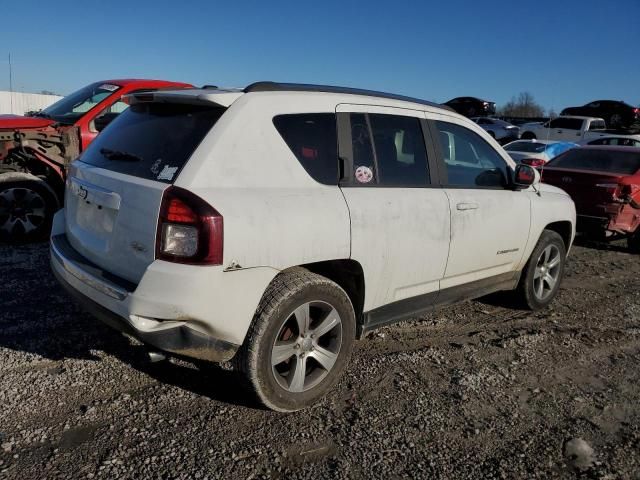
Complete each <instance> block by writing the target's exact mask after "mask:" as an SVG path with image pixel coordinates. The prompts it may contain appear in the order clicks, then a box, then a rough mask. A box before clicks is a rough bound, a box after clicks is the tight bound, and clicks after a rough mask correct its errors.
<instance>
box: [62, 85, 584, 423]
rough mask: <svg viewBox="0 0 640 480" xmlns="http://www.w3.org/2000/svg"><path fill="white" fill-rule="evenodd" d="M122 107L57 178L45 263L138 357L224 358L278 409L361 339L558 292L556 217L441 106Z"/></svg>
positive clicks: (301, 396)
mask: <svg viewBox="0 0 640 480" xmlns="http://www.w3.org/2000/svg"><path fill="white" fill-rule="evenodd" d="M129 97H130V103H131V106H130V107H129V109H128V110H127V111H125V112H124V113H123V114H122V115H120V116H119V117H118V118H117V119H116V120H115V121H114V122H113V123H111V124H110V125H109V126H108V127H107V128H106V129H105V130H104V132H103V133H102V134H101V135H100V136H99V137H98V138H97V139H96V140H95V141H94V142H93V143H92V144H91V146H90V147H89V148H88V149H87V150H86V151H85V152H84V153H83V155H82V156H81V157H80V158H79V159H78V160H76V161H75V162H74V163H73V164H72V165H71V167H70V169H69V176H68V180H67V185H68V187H67V189H66V193H65V208H64V209H63V210H60V211H59V212H58V213H57V214H56V216H55V218H54V222H53V228H52V234H51V244H50V251H51V266H52V269H53V272H54V273H55V275H56V277H57V278H58V280H59V281H60V283H61V284H62V285H63V286H64V287H65V288H66V289H67V290H68V291H69V292H70V293H71V294H72V295H73V296H75V297H76V298H77V299H78V300H79V301H80V303H81V304H83V305H84V306H85V308H87V309H88V310H89V311H90V312H92V313H93V314H94V315H95V316H96V317H97V318H99V319H101V320H103V321H104V322H106V323H108V324H109V325H111V326H113V327H114V328H116V329H118V330H120V331H123V332H126V333H128V334H130V335H133V336H134V337H136V338H138V339H140V340H141V341H142V342H143V343H145V344H146V345H147V346H148V348H149V350H150V352H151V353H152V354H153V357H154V358H156V359H157V358H158V357H159V356H161V355H165V354H174V355H178V356H185V357H191V358H196V359H201V360H209V361H213V362H225V361H229V360H231V361H232V362H233V365H234V369H235V370H236V372H238V374H239V376H240V377H241V378H242V379H244V382H245V383H246V384H247V386H248V387H249V389H250V391H252V392H253V393H254V394H255V397H256V398H257V399H258V400H259V401H260V402H262V403H263V404H264V405H266V406H267V407H269V408H272V409H274V410H278V411H294V410H298V409H301V408H305V407H308V406H310V405H312V404H313V403H314V402H317V401H318V400H319V399H320V398H322V397H323V396H324V395H325V394H327V392H329V391H330V390H331V388H332V387H333V385H335V383H336V382H337V381H338V379H339V378H340V375H341V374H342V373H343V371H344V370H345V368H346V365H347V363H348V360H349V356H350V354H351V350H352V347H353V343H354V341H355V340H356V339H357V338H362V337H364V336H365V335H366V334H367V333H368V332H370V331H372V330H374V329H376V328H378V327H381V326H384V325H389V324H392V323H394V322H398V321H400V320H403V319H407V318H411V317H415V316H418V315H420V314H422V313H424V312H428V311H430V310H432V309H433V308H435V307H437V306H443V305H448V304H452V303H455V302H460V301H464V300H467V299H471V298H476V297H479V296H483V295H487V294H489V293H492V292H498V291H507V292H509V294H510V295H514V296H515V297H516V298H517V299H519V300H520V302H521V303H522V304H523V305H524V306H525V307H527V308H530V309H541V308H544V307H546V306H548V305H549V304H550V303H551V302H552V301H553V299H554V298H555V296H556V294H557V293H558V290H559V286H560V283H561V280H562V276H563V269H564V265H565V260H566V256H567V252H568V251H569V249H570V248H571V245H572V242H573V238H574V232H575V228H574V226H575V209H574V205H573V202H572V201H571V199H570V198H569V196H568V195H567V194H566V193H565V192H563V191H562V190H560V189H557V188H555V187H552V186H550V185H543V184H540V183H539V181H540V175H539V173H538V172H537V171H536V170H535V169H534V168H533V167H531V166H529V165H516V164H515V162H514V161H513V160H512V159H511V158H510V157H509V156H508V155H507V153H506V152H505V151H504V150H503V149H502V148H501V147H500V146H499V144H498V143H497V142H496V141H495V140H494V139H493V138H492V137H491V136H490V135H489V134H488V133H487V132H486V131H485V130H483V129H482V128H481V127H480V126H478V125H477V124H475V123H474V122H472V121H470V120H468V119H466V118H464V117H462V116H461V115H459V114H457V113H455V112H452V111H451V110H450V109H448V108H445V107H443V106H441V105H438V104H434V103H431V102H426V101H423V100H419V99H413V98H408V97H402V96H397V95H392V94H386V93H380V92H372V91H366V90H357V89H350V88H341V87H333V86H322V85H300V84H287V83H274V82H259V83H256V84H252V85H249V86H248V87H246V88H245V89H242V90H238V89H228V90H225V89H189V90H182V91H173V92H172V91H158V92H152V93H145V94H134V95H130V96H129Z"/></svg>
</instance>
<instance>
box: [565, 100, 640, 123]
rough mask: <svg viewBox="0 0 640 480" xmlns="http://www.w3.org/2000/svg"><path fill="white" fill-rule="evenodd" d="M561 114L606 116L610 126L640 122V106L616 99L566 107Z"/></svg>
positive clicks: (605, 118)
mask: <svg viewBox="0 0 640 480" xmlns="http://www.w3.org/2000/svg"><path fill="white" fill-rule="evenodd" d="M560 115H579V116H583V117H600V118H604V121H605V122H606V123H607V126H608V127H610V128H623V127H630V126H632V125H633V124H635V123H640V108H636V107H633V106H631V105H629V104H627V103H624V102H618V101H615V100H596V101H595V102H591V103H587V104H586V105H583V106H582V107H569V108H565V109H564V110H562V112H560Z"/></svg>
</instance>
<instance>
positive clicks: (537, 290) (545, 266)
mask: <svg viewBox="0 0 640 480" xmlns="http://www.w3.org/2000/svg"><path fill="white" fill-rule="evenodd" d="M566 257H567V250H566V247H565V244H564V241H563V240H562V237H561V236H560V235H558V234H557V233H556V232H553V231H551V230H545V231H543V232H542V235H541V236H540V239H539V240H538V244H537V245H536V248H534V249H533V252H532V253H531V257H529V261H528V262H527V265H526V266H525V268H524V271H523V272H522V277H521V278H520V283H519V285H518V289H517V296H518V299H519V300H520V301H521V302H522V303H523V304H524V306H526V307H527V308H530V309H531V310H539V309H541V308H544V307H546V306H547V305H549V304H550V303H551V302H552V301H553V299H554V298H555V297H556V295H557V294H558V289H559V288H560V282H561V280H562V276H563V274H564V265H565V261H566Z"/></svg>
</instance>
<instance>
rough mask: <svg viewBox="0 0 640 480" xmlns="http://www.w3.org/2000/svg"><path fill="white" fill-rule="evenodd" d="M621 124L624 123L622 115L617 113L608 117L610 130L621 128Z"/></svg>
mask: <svg viewBox="0 0 640 480" xmlns="http://www.w3.org/2000/svg"><path fill="white" fill-rule="evenodd" d="M623 123H624V122H623V119H622V115H620V114H619V113H614V114H613V115H611V117H609V126H610V127H611V128H618V127H622V124H623Z"/></svg>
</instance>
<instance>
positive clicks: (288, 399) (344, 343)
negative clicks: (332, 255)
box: [233, 268, 356, 412]
mask: <svg viewBox="0 0 640 480" xmlns="http://www.w3.org/2000/svg"><path fill="white" fill-rule="evenodd" d="M310 303H311V304H312V305H311V307H310V309H309V312H310V314H309V318H311V317H312V315H311V313H313V312H314V311H315V310H316V309H318V311H319V312H321V309H319V308H318V307H315V306H314V305H321V306H324V305H328V306H329V307H332V308H333V309H335V310H331V312H334V311H335V312H337V314H338V315H339V317H338V318H339V321H341V325H340V331H339V333H338V332H337V330H336V329H337V327H333V328H334V330H331V331H329V333H327V334H320V335H319V336H318V337H321V338H322V339H323V341H324V340H326V339H327V337H330V338H329V340H330V341H332V342H334V345H335V344H336V343H337V341H338V340H337V338H338V337H340V345H339V349H338V351H337V352H334V353H332V354H333V355H335V356H336V357H335V363H333V364H332V366H331V367H330V368H329V369H328V370H327V369H325V368H323V367H321V365H320V363H319V362H318V361H316V360H315V358H314V357H313V355H317V354H318V353H319V351H320V350H321V347H320V346H319V342H320V338H318V339H316V342H318V345H316V348H317V351H316V352H315V354H314V352H313V350H314V348H313V346H309V345H306V344H305V341H306V340H303V341H301V339H302V338H303V337H301V335H300V332H299V331H298V332H297V333H294V332H295V328H296V327H297V326H298V322H299V320H298V319H297V318H295V314H294V312H295V311H296V310H297V309H298V308H299V307H301V306H304V305H307V304H310ZM327 308H328V307H327ZM329 315H331V314H329ZM319 316H321V315H319ZM292 319H293V320H292ZM289 322H293V323H292V324H290V323H289ZM311 322H313V319H311ZM311 322H310V324H311V325H313V323H311ZM322 323H323V321H322V320H319V321H318V322H317V323H316V326H317V325H319V324H322ZM288 331H289V332H290V333H291V334H290V336H288V337H287V338H284V337H281V335H282V332H288ZM309 331H310V332H313V329H310V330H309ZM355 333H356V320H355V313H354V309H353V305H352V304H351V300H350V299H349V296H348V295H347V294H346V292H345V291H344V290H343V289H342V288H340V286H338V285H337V284H336V283H334V282H332V281H331V280H329V279H327V278H325V277H323V276H320V275H316V274H314V273H311V272H309V271H308V270H305V269H302V268H296V269H292V270H290V271H287V272H283V273H281V274H279V275H278V276H277V277H276V278H275V279H274V280H273V282H272V283H271V285H270V286H269V288H268V289H267V291H266V292H265V294H264V295H263V297H262V300H261V301H260V305H259V306H258V309H257V311H256V314H255V316H254V318H253V322H252V324H251V326H250V327H249V331H248V332H247V336H246V338H245V341H244V343H243V345H242V347H241V348H240V350H239V351H238V353H237V354H236V356H235V357H234V359H233V364H234V367H235V370H236V371H238V372H239V373H240V374H241V375H242V376H243V379H244V380H245V383H246V385H247V387H248V388H249V390H250V391H251V392H252V393H253V394H254V395H255V397H256V398H257V400H259V401H260V402H261V403H262V404H263V405H265V406H266V407H268V408H270V409H272V410H276V411H280V412H293V411H296V410H300V409H302V408H305V407H308V406H310V405H311V404H313V403H314V402H316V401H318V400H319V399H320V398H322V397H323V396H324V395H325V394H326V393H327V392H329V390H331V389H332V388H333V386H334V385H335V384H336V382H337V381H338V379H339V378H340V374H341V373H342V372H343V370H344V369H345V367H346V365H347V363H348V361H349V357H350V355H351V350H352V347H353V342H354V339H355ZM304 338H306V337H304ZM311 338H313V335H311ZM276 341H277V342H278V343H279V344H280V345H283V344H285V343H286V345H289V344H292V343H299V346H298V347H295V348H297V350H296V352H297V353H295V354H293V355H290V356H289V357H287V359H286V360H284V361H282V362H280V363H277V364H275V365H274V366H272V363H273V362H275V361H276V360H274V356H275V355H276V354H275V351H276V350H275V348H276V345H275V344H276ZM309 342H310V341H309ZM322 347H323V348H324V347H326V348H327V349H329V348H330V347H329V346H328V344H324V345H323V346H322ZM309 348H311V350H312V351H309V350H308V349H309ZM303 350H304V351H303ZM325 351H326V350H325ZM305 352H307V353H305ZM305 355H307V357H306V359H305ZM301 356H302V357H301ZM301 358H302V360H304V361H302V360H301ZM298 362H302V363H300V364H298ZM307 362H310V363H309V364H307ZM298 365H303V366H304V370H302V371H303V373H305V375H304V376H303V380H302V382H303V385H305V386H306V382H307V380H309V381H310V384H311V386H310V387H309V388H305V389H304V390H303V391H291V390H292V388H293V383H294V381H295V380H294V379H295V377H296V371H297V370H296V369H297V368H298ZM314 368H315V370H314ZM285 374H286V375H285ZM314 375H315V377H314ZM314 378H315V380H314ZM289 379H291V380H290V383H288V382H289ZM314 381H315V382H317V383H315V384H314V383H313V382H314Z"/></svg>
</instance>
